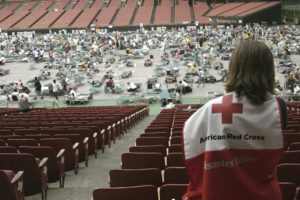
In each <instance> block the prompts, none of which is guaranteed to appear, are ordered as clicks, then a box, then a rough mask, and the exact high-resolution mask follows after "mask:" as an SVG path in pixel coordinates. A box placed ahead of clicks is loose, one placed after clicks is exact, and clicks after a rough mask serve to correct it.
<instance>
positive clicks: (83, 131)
mask: <svg viewBox="0 0 300 200" xmlns="http://www.w3.org/2000/svg"><path fill="white" fill-rule="evenodd" d="M66 133H67V134H79V135H82V136H83V137H84V138H85V137H88V138H89V141H88V144H89V145H88V146H89V148H88V149H89V155H91V154H95V157H97V143H98V141H97V135H98V133H97V132H93V130H92V129H90V128H78V127H76V128H70V129H68V130H67V131H66ZM99 135H100V134H99Z"/></svg>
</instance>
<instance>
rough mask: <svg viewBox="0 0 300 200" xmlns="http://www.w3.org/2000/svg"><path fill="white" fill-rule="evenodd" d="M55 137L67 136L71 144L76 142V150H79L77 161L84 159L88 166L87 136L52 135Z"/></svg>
mask: <svg viewBox="0 0 300 200" xmlns="http://www.w3.org/2000/svg"><path fill="white" fill-rule="evenodd" d="M54 137H56V138H67V139H69V140H70V141H71V142H72V144H73V145H74V144H76V143H78V144H79V146H78V150H79V157H78V160H79V162H82V161H85V166H88V161H89V152H88V151H89V144H88V141H89V138H88V137H83V136H82V135H79V134H58V135H54Z"/></svg>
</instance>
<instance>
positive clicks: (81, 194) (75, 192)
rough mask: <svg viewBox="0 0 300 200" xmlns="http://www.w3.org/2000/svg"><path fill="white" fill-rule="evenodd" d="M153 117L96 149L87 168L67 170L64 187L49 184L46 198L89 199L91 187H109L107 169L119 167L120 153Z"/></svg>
mask: <svg viewBox="0 0 300 200" xmlns="http://www.w3.org/2000/svg"><path fill="white" fill-rule="evenodd" d="M155 117H156V116H154V115H150V116H149V117H147V118H145V119H144V120H143V121H142V122H140V123H139V124H138V125H137V126H136V127H134V128H133V129H131V130H130V132H128V133H126V134H125V136H124V137H123V138H122V139H121V140H119V139H117V140H116V143H115V144H112V146H111V147H110V148H107V147H106V149H105V153H104V154H102V153H101V152H100V151H98V158H97V159H95V158H94V157H93V156H90V157H89V166H88V167H87V168H85V167H84V163H80V169H79V174H78V175H74V172H73V171H69V172H67V173H66V180H65V187H64V188H59V184H58V183H54V184H49V189H48V198H47V200H90V199H91V198H92V191H93V189H95V188H98V187H109V183H108V174H109V170H111V169H119V168H120V164H121V154H122V153H124V152H128V148H129V147H130V146H133V145H134V144H135V139H136V138H137V137H138V136H139V135H140V134H141V133H143V131H144V130H145V128H146V127H147V126H148V125H149V124H150V123H151V122H152V120H153V119H155ZM25 199H26V200H41V195H40V194H37V195H33V196H29V197H26V198H25Z"/></svg>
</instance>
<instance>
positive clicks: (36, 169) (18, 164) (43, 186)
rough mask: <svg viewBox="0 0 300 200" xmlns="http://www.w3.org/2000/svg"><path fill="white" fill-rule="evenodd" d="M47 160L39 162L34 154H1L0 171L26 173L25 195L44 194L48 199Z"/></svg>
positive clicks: (43, 197)
mask: <svg viewBox="0 0 300 200" xmlns="http://www.w3.org/2000/svg"><path fill="white" fill-rule="evenodd" d="M47 160H48V159H47V158H43V159H42V160H41V161H39V162H37V160H36V158H35V157H34V156H33V155H32V154H26V153H19V154H16V153H5V154H2V153H0V169H9V170H13V171H14V172H18V171H24V191H25V195H26V196H27V195H33V194H38V193H41V194H42V199H43V200H45V199H46V191H47Z"/></svg>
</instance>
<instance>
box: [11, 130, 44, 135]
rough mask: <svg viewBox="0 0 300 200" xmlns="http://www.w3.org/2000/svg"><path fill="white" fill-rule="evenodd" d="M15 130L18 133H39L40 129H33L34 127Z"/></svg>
mask: <svg viewBox="0 0 300 200" xmlns="http://www.w3.org/2000/svg"><path fill="white" fill-rule="evenodd" d="M14 132H15V134H16V135H28V134H39V130H37V129H32V128H27V129H25V128H24V129H15V131H14Z"/></svg>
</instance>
